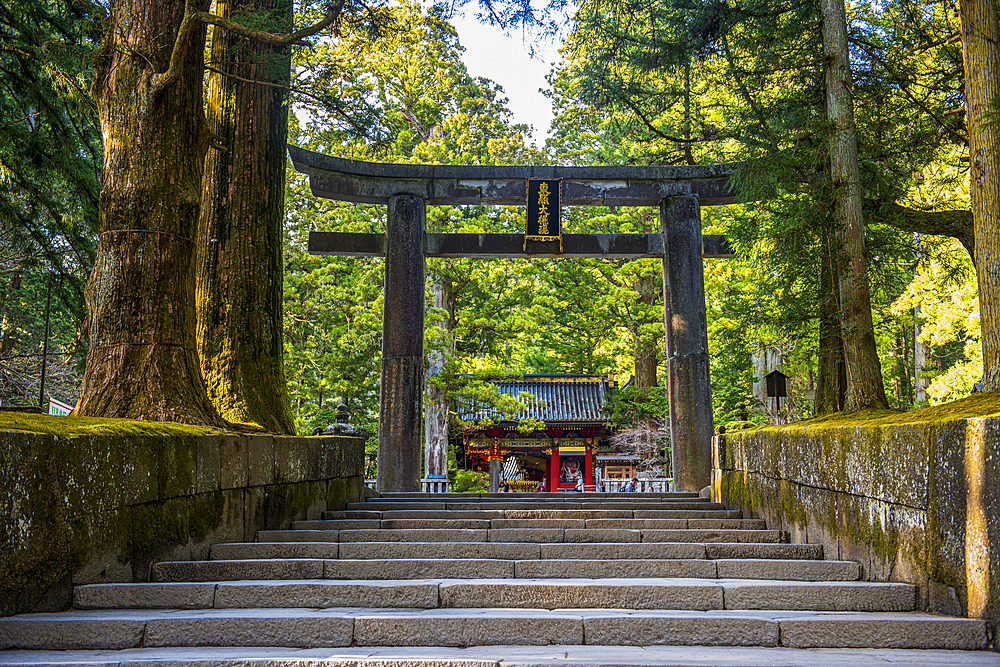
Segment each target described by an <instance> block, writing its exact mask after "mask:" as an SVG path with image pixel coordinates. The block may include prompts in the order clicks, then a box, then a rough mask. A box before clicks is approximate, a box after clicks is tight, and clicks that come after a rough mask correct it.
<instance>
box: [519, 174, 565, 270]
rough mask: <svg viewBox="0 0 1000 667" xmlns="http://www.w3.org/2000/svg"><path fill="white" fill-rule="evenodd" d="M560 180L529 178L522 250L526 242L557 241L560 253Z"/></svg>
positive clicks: (526, 244)
mask: <svg viewBox="0 0 1000 667" xmlns="http://www.w3.org/2000/svg"><path fill="white" fill-rule="evenodd" d="M561 206H562V179H561V178H529V179H528V208H527V215H526V216H525V218H526V222H527V224H526V229H525V233H524V249H525V251H527V249H528V241H558V242H559V252H562V221H561V220H560V217H559V215H560V208H561Z"/></svg>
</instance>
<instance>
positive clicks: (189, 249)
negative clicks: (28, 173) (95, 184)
mask: <svg viewBox="0 0 1000 667" xmlns="http://www.w3.org/2000/svg"><path fill="white" fill-rule="evenodd" d="M189 4H190V5H191V6H193V7H195V8H197V9H200V10H204V9H206V7H205V6H204V5H207V0H200V1H199V2H189ZM184 10H185V2H184V0H115V1H114V2H112V3H111V18H110V22H111V25H112V26H113V29H111V30H109V31H108V36H107V38H106V42H105V44H104V47H103V49H102V52H101V53H100V54H99V60H98V62H97V68H96V74H95V81H94V97H95V99H96V102H97V108H98V114H99V117H100V121H101V130H102V133H103V138H104V167H103V171H102V178H101V200H100V208H99V218H98V220H99V223H98V224H99V232H100V237H99V242H98V251H97V261H96V263H95V265H94V269H93V271H92V273H91V275H90V279H89V281H88V284H87V291H86V300H87V308H88V320H87V327H88V336H89V341H90V349H89V351H88V353H87V365H86V369H85V372H84V378H83V387H82V389H81V395H80V402H79V403H78V405H77V408H76V414H80V415H94V416H103V417H131V418H138V419H151V420H162V421H179V422H185V423H193V424H213V425H220V426H221V425H223V421H222V420H221V418H220V417H219V415H218V413H217V412H216V410H215V408H213V407H212V404H211V402H210V401H209V400H208V396H207V394H206V393H205V385H204V383H203V381H202V376H201V365H200V363H199V360H198V353H197V351H196V347H195V345H196V343H195V309H194V279H195V274H194V267H195V265H194V258H195V230H196V227H197V221H198V209H199V206H200V203H201V177H202V167H203V164H204V159H205V152H206V150H207V148H208V145H209V133H208V132H207V128H206V125H205V118H204V114H203V111H202V104H203V101H202V83H201V77H202V53H203V50H204V40H205V29H204V26H202V25H199V26H195V27H193V28H192V29H190V30H187V31H185V30H182V29H181V28H182V26H181V23H182V19H183V18H184V16H185V11H184ZM178 34H183V35H184V38H185V39H186V40H189V42H188V46H189V47H190V48H188V49H187V50H186V52H185V54H184V55H183V57H180V58H179V60H178V61H177V62H176V65H177V67H176V68H175V69H174V70H172V72H173V73H174V74H177V76H176V78H174V77H169V78H168V77H166V75H165V73H166V72H167V71H168V68H169V65H170V61H171V56H172V54H173V53H174V44H175V40H176V37H177V35H178Z"/></svg>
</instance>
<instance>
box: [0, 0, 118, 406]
mask: <svg viewBox="0 0 1000 667" xmlns="http://www.w3.org/2000/svg"><path fill="white" fill-rule="evenodd" d="M103 17H104V10H103V8H102V7H101V6H100V5H99V4H97V3H92V2H88V1H81V2H75V1H74V2H69V1H63V0H13V2H10V3H6V4H5V5H4V6H3V7H0V281H2V282H0V402H4V403H27V402H30V403H37V401H38V381H39V376H40V371H41V360H40V357H41V352H42V347H43V339H44V330H45V304H46V298H47V293H48V287H49V281H50V280H51V281H52V283H51V284H52V303H53V307H52V315H51V335H50V346H49V352H50V354H52V355H53V356H52V358H50V359H49V361H48V367H47V369H46V373H47V381H46V387H47V389H48V390H47V392H46V393H47V394H51V395H53V396H55V397H57V398H60V399H62V400H64V401H75V398H76V393H77V384H78V382H79V375H78V371H79V367H80V366H81V365H82V362H83V358H84V355H85V353H86V350H85V347H84V340H83V336H82V335H81V332H82V327H83V321H84V304H83V291H84V281H85V280H86V276H87V274H88V273H89V271H90V267H91V266H92V264H93V261H94V255H95V249H96V239H95V237H94V235H93V234H92V232H91V230H93V229H95V228H96V226H97V201H98V189H99V184H98V177H97V174H98V170H99V169H100V165H101V160H102V156H101V142H100V134H99V131H98V127H97V119H96V114H95V111H94V107H93V103H92V100H91V98H90V96H89V93H88V87H89V82H90V79H91V77H92V71H91V68H90V56H91V54H92V52H93V50H94V48H95V47H96V45H97V43H98V41H99V39H100V36H101V33H100V30H101V27H102V26H101V21H102V20H103Z"/></svg>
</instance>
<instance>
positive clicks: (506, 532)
mask: <svg viewBox="0 0 1000 667" xmlns="http://www.w3.org/2000/svg"><path fill="white" fill-rule="evenodd" d="M279 532H285V533H289V532H301V533H304V534H303V538H305V539H301V540H296V539H284V538H282V539H279V540H271V541H272V542H302V541H312V542H630V543H634V542H782V541H784V539H785V537H786V536H785V535H784V534H783V533H782V531H779V530H695V529H687V528H685V529H682V530H659V529H648V530H629V529H599V528H595V529H591V528H565V529H564V528H491V529H489V530H477V529H473V528H414V529H394V528H383V529H372V530H341V531H336V530H326V531H262V534H261V535H258V538H257V539H258V541H259V542H265V541H267V538H269V537H271V536H273V535H275V534H276V533H279ZM310 537H312V538H316V539H308V538H310ZM227 546H228V545H216V546H215V547H213V550H214V549H220V548H221V551H220V553H222V552H223V551H225V549H226V547H227ZM213 553H214V552H213ZM215 557H216V556H214V555H213V558H215ZM280 557H281V556H261V558H280ZM288 557H289V558H299V557H300V556H295V555H289V556H288ZM301 557H312V556H301ZM218 558H222V559H229V558H230V556H228V555H220V556H218Z"/></svg>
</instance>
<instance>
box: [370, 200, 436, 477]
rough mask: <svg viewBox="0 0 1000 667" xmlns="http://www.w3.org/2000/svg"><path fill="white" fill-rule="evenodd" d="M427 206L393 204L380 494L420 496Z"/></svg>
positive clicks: (384, 327)
mask: <svg viewBox="0 0 1000 667" xmlns="http://www.w3.org/2000/svg"><path fill="white" fill-rule="evenodd" d="M424 218H425V210H424V200H423V198H422V197H418V196H416V195H408V194H403V195H394V196H392V197H390V198H389V206H388V216H387V222H386V229H385V238H386V245H385V297H384V300H383V303H382V374H381V380H382V381H381V389H380V391H379V398H378V412H379V420H378V480H377V482H376V489H377V490H378V491H419V490H420V487H419V481H418V480H419V478H420V444H421V437H420V433H421V430H420V427H421V425H422V422H423V417H424V409H423V393H424Z"/></svg>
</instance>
